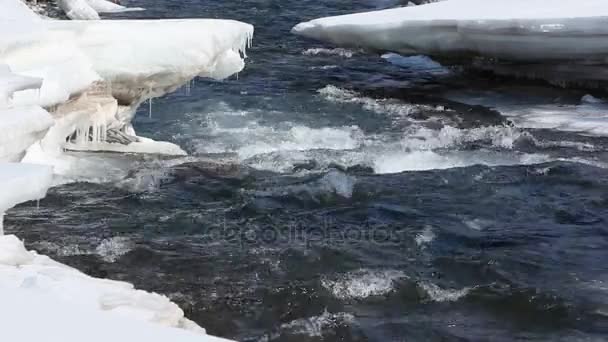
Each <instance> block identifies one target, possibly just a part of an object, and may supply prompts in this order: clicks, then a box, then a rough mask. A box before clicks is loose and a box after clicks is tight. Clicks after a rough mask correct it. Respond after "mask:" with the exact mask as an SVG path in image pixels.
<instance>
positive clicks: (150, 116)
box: [148, 98, 152, 119]
mask: <svg viewBox="0 0 608 342" xmlns="http://www.w3.org/2000/svg"><path fill="white" fill-rule="evenodd" d="M148 118H150V119H152V98H149V99H148Z"/></svg>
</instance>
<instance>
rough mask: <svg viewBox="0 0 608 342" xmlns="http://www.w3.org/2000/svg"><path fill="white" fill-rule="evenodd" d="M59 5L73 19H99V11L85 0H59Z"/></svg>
mask: <svg viewBox="0 0 608 342" xmlns="http://www.w3.org/2000/svg"><path fill="white" fill-rule="evenodd" d="M58 3H59V7H60V8H61V9H62V10H63V12H64V13H65V15H67V16H68V18H70V19H72V20H99V19H100V18H99V13H97V11H95V10H94V9H93V7H91V5H89V3H88V2H87V1H85V0H58Z"/></svg>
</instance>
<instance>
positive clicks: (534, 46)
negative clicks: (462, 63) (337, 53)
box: [292, 0, 608, 61]
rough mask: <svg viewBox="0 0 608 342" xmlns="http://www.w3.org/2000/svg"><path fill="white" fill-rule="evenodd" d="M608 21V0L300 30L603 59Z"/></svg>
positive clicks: (326, 36) (365, 43)
mask: <svg viewBox="0 0 608 342" xmlns="http://www.w3.org/2000/svg"><path fill="white" fill-rule="evenodd" d="M607 17H608V5H607V4H606V2H605V1H604V0H560V1H558V2H556V1H550V0H512V1H503V0H449V1H442V2H437V3H431V4H427V5H423V6H411V7H403V8H397V9H389V10H382V11H374V12H367V13H359V14H352V15H344V16H337V17H328V18H321V19H316V20H312V21H309V22H305V23H301V24H299V25H297V26H296V27H294V28H293V30H292V32H293V33H295V34H298V35H302V36H305V37H309V38H313V39H317V40H321V41H327V42H330V43H333V44H336V45H340V46H345V47H361V48H366V49H371V50H379V51H392V52H398V53H400V54H406V55H412V54H426V55H437V56H466V55H471V54H472V55H481V56H486V57H492V58H503V59H509V60H526V61H541V60H543V61H544V60H580V59H589V58H592V59H598V60H603V58H604V57H605V56H606V55H608V39H606V38H607V37H608V28H607V26H606V18H607Z"/></svg>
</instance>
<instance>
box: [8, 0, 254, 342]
mask: <svg viewBox="0 0 608 342" xmlns="http://www.w3.org/2000/svg"><path fill="white" fill-rule="evenodd" d="M62 7H65V8H68V7H69V8H68V14H69V16H70V17H72V18H76V17H78V16H82V19H95V18H93V17H94V16H95V15H96V14H97V12H115V11H123V10H127V9H125V8H124V7H122V6H118V5H114V4H110V3H108V2H106V1H103V0H83V1H76V0H74V1H72V0H63V1H62ZM89 9H91V10H92V12H91V11H89ZM70 11H72V12H70ZM87 13H88V14H87ZM93 13H95V14H93ZM87 16H88V17H87ZM0 32H1V34H0V132H2V134H0V189H1V191H0V303H2V305H1V306H0V321H2V322H3V324H2V339H6V340H9V341H37V340H45V341H57V342H59V341H61V342H72V341H85V340H86V341H104V342H105V341H108V340H118V341H125V340H129V341H140V340H141V341H143V340H146V341H151V342H155V341H195V340H196V341H218V342H219V341H226V340H223V339H219V338H215V337H211V336H208V335H206V334H205V331H204V329H202V328H200V327H199V326H198V325H196V324H195V323H194V322H191V321H189V320H188V319H186V318H184V313H183V311H182V310H181V309H180V308H179V307H178V306H177V305H176V304H174V303H172V302H171V301H170V300H169V299H167V298H166V297H164V296H161V295H158V294H153V293H148V292H144V291H139V290H135V289H134V288H133V286H132V285H130V284H127V283H122V282H116V281H111V280H103V279H96V278H92V277H89V276H87V275H85V274H83V273H81V272H79V271H77V270H75V269H72V268H70V267H68V266H65V265H62V264H59V263H57V262H55V261H53V260H51V259H49V258H48V257H45V256H41V255H38V254H37V253H35V252H28V251H27V250H26V249H25V247H24V245H23V243H22V242H21V241H19V240H18V239H17V238H16V237H15V236H11V235H9V236H4V235H2V234H3V228H2V221H1V219H2V217H3V215H4V212H5V211H6V210H8V209H9V208H11V207H13V206H15V205H16V204H18V203H21V202H24V201H29V200H35V199H40V198H42V197H44V196H45V195H46V192H47V190H48V188H49V187H50V186H51V185H52V184H53V182H55V181H56V180H57V178H61V177H55V176H56V175H57V174H61V173H63V172H69V171H70V170H71V169H72V168H74V169H76V171H74V170H72V171H73V172H79V171H78V170H79V169H78V166H75V165H80V164H86V166H85V168H88V169H90V168H96V169H100V170H104V167H105V165H104V162H103V161H101V162H99V161H98V160H95V161H93V162H92V161H89V160H84V159H82V160H81V159H79V158H78V157H74V156H68V155H65V154H64V152H63V151H64V149H66V148H71V149H74V150H83V151H91V150H94V151H98V150H104V151H108V150H109V151H116V152H125V153H164V154H172V155H185V152H184V151H183V150H182V149H181V148H179V147H178V146H177V145H174V144H171V143H168V142H156V141H153V140H151V139H147V138H143V137H138V136H136V134H135V131H134V130H133V127H132V126H131V123H130V122H131V119H132V118H133V116H134V113H135V110H136V109H137V107H138V106H139V105H140V104H141V103H143V102H144V101H146V100H148V99H151V98H153V97H157V96H162V95H164V94H166V93H168V92H171V91H174V90H176V89H177V88H179V87H181V86H182V85H184V84H187V83H188V82H190V80H191V79H192V78H194V77H196V76H202V77H212V78H216V79H222V78H226V77H229V76H231V75H232V74H234V73H237V72H239V71H241V70H242V69H243V67H244V58H245V48H247V47H248V45H249V44H250V42H251V38H252V34H253V27H252V26H251V25H248V24H244V23H240V22H237V21H231V20H141V21H124V20H117V21H94V22H93V21H56V20H41V19H40V17H38V16H37V15H36V14H34V13H33V12H32V11H31V10H30V9H29V8H27V7H26V6H25V5H24V4H23V3H21V1H19V0H0ZM109 133H112V135H113V137H118V138H119V139H123V140H127V142H128V143H125V144H122V143H121V144H119V143H114V142H110V141H108V136H109ZM7 161H15V162H18V161H21V163H7ZM81 162H82V163H81ZM34 163H36V164H44V165H33V164H34ZM45 165H50V166H45ZM51 166H52V167H51ZM81 168H82V166H81ZM104 172H108V170H104ZM176 328H179V329H176ZM93 331H94V333H91V332H93Z"/></svg>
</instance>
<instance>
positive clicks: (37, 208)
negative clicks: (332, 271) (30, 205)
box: [36, 199, 40, 210]
mask: <svg viewBox="0 0 608 342" xmlns="http://www.w3.org/2000/svg"><path fill="white" fill-rule="evenodd" d="M36 210H40V200H39V199H37V200H36Z"/></svg>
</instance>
